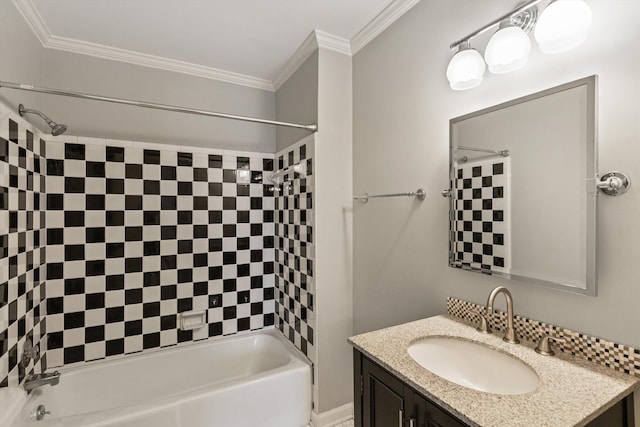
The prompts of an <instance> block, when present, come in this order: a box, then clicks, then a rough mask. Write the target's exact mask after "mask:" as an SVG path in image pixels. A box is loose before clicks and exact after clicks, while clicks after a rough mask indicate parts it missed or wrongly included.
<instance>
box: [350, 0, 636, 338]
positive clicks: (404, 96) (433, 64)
mask: <svg viewBox="0 0 640 427" xmlns="http://www.w3.org/2000/svg"><path fill="white" fill-rule="evenodd" d="M588 3H589V5H590V6H591V8H592V11H593V25H592V28H591V30H590V35H589V37H588V39H587V41H586V42H585V43H584V44H583V45H581V46H580V47H578V48H576V49H574V50H572V51H569V52H566V53H562V54H559V55H552V56H546V55H543V54H542V53H540V52H539V51H538V48H537V46H536V45H535V43H534V45H533V48H532V53H531V56H530V58H529V63H528V65H527V66H526V67H525V68H524V69H522V70H520V71H518V72H515V73H512V74H508V75H491V74H489V73H487V74H486V75H485V81H484V82H483V84H482V85H481V86H479V87H477V88H475V89H472V90H469V91H465V92H454V91H452V90H450V89H449V87H448V82H447V80H446V77H445V71H446V67H447V64H448V61H449V59H450V57H451V55H452V52H451V51H450V50H449V48H448V46H449V44H450V43H451V42H452V41H454V40H456V39H458V38H460V37H462V36H464V35H465V34H467V33H469V32H471V31H473V30H474V29H476V28H477V27H480V26H482V25H483V24H485V23H487V22H490V21H491V20H493V19H494V18H495V17H497V16H499V15H501V14H503V13H505V12H506V11H508V10H511V9H512V8H513V7H514V6H515V3H513V2H509V1H502V0H500V1H495V0H494V1H486V2H476V1H472V0H455V1H450V0H435V1H429V2H420V3H418V4H417V5H416V6H415V7H413V8H412V9H411V10H410V11H409V12H408V13H407V14H405V15H404V16H403V17H402V18H400V19H399V20H398V21H396V22H395V23H394V24H393V25H392V26H390V27H389V28H388V29H387V30H386V31H385V32H384V33H382V34H381V35H379V36H378V37H377V38H376V39H375V40H374V41H373V42H371V43H370V44H369V45H368V46H366V47H365V48H364V49H362V50H361V51H359V52H358V53H357V54H356V55H355V56H354V166H353V170H354V193H356V194H357V193H363V192H365V191H366V192H370V193H373V192H386V191H411V190H414V189H415V188H418V187H425V188H426V189H427V191H428V196H427V199H426V200H425V201H424V202H422V203H419V202H416V201H412V200H407V199H403V198H402V199H401V198H398V199H388V200H385V201H380V202H379V203H375V204H373V203H368V204H367V205H361V206H356V207H355V208H354V317H355V320H354V324H355V329H356V332H363V331H367V330H372V329H376V328H380V327H384V326H389V325H393V324H398V323H401V322H405V321H409V320H413V319H418V318H422V317H426V316H431V315H434V314H439V313H444V312H445V311H446V307H445V302H446V297H447V296H454V297H458V298H461V299H464V300H470V301H473V302H476V303H481V304H482V303H484V302H485V301H486V297H487V295H488V294H489V291H490V290H491V289H492V288H493V287H494V286H496V285H505V286H507V287H508V288H509V289H510V290H511V291H512V293H513V295H514V300H515V311H516V313H520V314H523V315H526V316H528V317H530V318H533V319H541V320H544V321H547V322H550V323H553V324H556V325H559V326H563V327H566V328H571V329H573V330H577V331H581V332H585V333H588V334H590V335H594V336H600V337H604V338H607V339H610V340H613V341H616V342H620V343H623V344H627V345H630V346H633V347H636V348H637V347H638V346H640V336H639V335H638V333H637V324H638V320H640V318H639V317H638V316H639V314H638V313H640V311H638V301H640V288H638V286H637V276H638V273H637V260H638V259H639V258H640V247H638V245H637V244H636V238H635V237H636V236H637V235H638V234H639V233H640V221H638V218H639V217H640V216H639V214H640V209H639V208H638V207H639V206H640V192H638V191H637V189H636V190H634V189H633V187H632V189H631V191H629V192H628V193H627V194H625V195H624V196H622V197H617V198H613V197H605V196H603V197H600V198H599V202H598V204H599V219H598V235H597V238H598V251H597V257H598V265H597V268H598V281H599V287H598V296H597V297H587V296H580V295H575V294H570V293H565V292H561V291H556V290H551V289H547V288H541V287H536V286H533V285H527V284H522V283H518V282H515V281H506V280H502V279H498V278H494V277H490V276H484V275H480V274H475V273H470V272H466V271H458V270H455V269H451V268H449V267H447V248H448V231H447V226H448V215H449V213H448V201H447V200H446V199H444V198H442V197H440V194H439V193H440V191H441V190H442V189H444V188H447V186H448V183H447V180H448V162H449V159H448V157H449V153H448V144H449V136H448V127H449V119H451V118H453V117H458V116H460V115H463V114H466V113H469V112H472V111H476V110H479V109H482V108H485V107H488V106H491V105H495V104H498V103H501V102H504V101H507V100H509V99H513V98H516V97H519V96H523V95H527V94H530V93H533V92H537V91H540V90H543V89H546V88H549V87H552V86H556V85H559V84H562V83H565V82H568V81H572V80H576V79H578V78H582V77H586V76H589V75H592V74H597V75H598V76H599V101H598V110H599V170H600V172H601V173H604V172H607V171H610V170H621V171H624V172H626V173H628V174H629V175H630V176H631V179H632V180H634V179H638V178H639V177H640V163H638V162H637V158H638V156H640V145H638V139H639V137H640V122H638V120H637V117H638V116H639V115H640V101H638V99H637V97H633V96H630V95H629V94H633V93H637V92H638V91H640V79H639V78H638V75H640V73H639V71H640V52H639V51H638V49H637V48H636V46H635V45H636V41H637V40H638V39H639V38H640V28H638V26H637V25H635V23H634V20H635V18H636V17H637V16H640V4H639V3H638V2H635V1H631V0H621V1H616V2H615V6H614V5H612V3H611V2H608V1H605V0H590V1H589V2H588ZM487 37H488V35H487V36H486V37H485V38H483V39H481V40H478V41H477V42H476V43H474V44H475V45H477V46H478V47H479V48H480V49H481V50H482V49H483V47H484V46H485V45H486V40H487ZM540 171H541V173H544V172H545V169H544V165H540ZM501 304H503V303H502V302H501Z"/></svg>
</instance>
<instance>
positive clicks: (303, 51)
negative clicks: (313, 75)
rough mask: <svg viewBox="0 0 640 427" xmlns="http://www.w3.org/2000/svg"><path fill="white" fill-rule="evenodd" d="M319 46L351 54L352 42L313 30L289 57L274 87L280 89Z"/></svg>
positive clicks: (274, 82)
mask: <svg viewBox="0 0 640 427" xmlns="http://www.w3.org/2000/svg"><path fill="white" fill-rule="evenodd" d="M318 48H323V49H328V50H332V51H334V52H339V53H342V54H344V55H349V56H351V43H350V42H349V40H347V39H343V38H341V37H337V36H334V35H332V34H329V33H325V32H324V31H320V30H313V31H312V32H311V33H310V34H309V35H308V36H307V38H306V39H305V40H304V41H303V42H302V44H301V45H300V47H298V49H297V50H296V51H295V53H294V54H293V55H291V57H289V59H288V60H287V63H286V64H285V65H284V67H282V70H281V71H280V73H279V74H278V75H277V76H276V78H275V79H273V89H274V90H278V89H280V86H282V85H283V84H284V82H286V81H287V79H288V78H289V77H291V75H292V74H293V73H295V72H296V70H297V69H298V67H300V66H301V65H302V64H303V63H304V61H306V60H307V58H309V56H311V54H312V53H313V52H315V51H316V50H317V49H318Z"/></svg>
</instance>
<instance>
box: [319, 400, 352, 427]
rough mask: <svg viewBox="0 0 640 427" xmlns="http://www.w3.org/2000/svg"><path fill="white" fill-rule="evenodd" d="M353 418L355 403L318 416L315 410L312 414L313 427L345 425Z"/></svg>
mask: <svg viewBox="0 0 640 427" xmlns="http://www.w3.org/2000/svg"><path fill="white" fill-rule="evenodd" d="M351 418H353V402H349V403H347V404H345V405H342V406H338V407H337V408H334V409H332V410H330V411H326V412H323V413H321V414H318V413H317V412H316V411H315V410H314V411H312V412H311V424H310V425H311V426H312V427H331V426H334V425H336V424H339V423H343V422H345V421H347V420H350V419H351Z"/></svg>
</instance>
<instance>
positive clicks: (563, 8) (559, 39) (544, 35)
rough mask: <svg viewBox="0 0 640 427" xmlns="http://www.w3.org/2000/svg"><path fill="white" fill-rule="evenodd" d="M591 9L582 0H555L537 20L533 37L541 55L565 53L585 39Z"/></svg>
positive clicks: (589, 23) (589, 22)
mask: <svg viewBox="0 0 640 427" xmlns="http://www.w3.org/2000/svg"><path fill="white" fill-rule="evenodd" d="M590 25H591V9H590V8H589V6H588V5H587V4H586V3H585V2H584V1H582V0H556V1H554V2H553V3H551V4H549V5H548V6H547V7H546V8H545V9H544V11H542V15H540V18H539V19H538V23H537V24H536V29H535V31H534V33H533V34H534V36H535V38H536V41H537V42H538V44H539V45H540V50H541V51H542V52H543V53H548V54H553V53H560V52H565V51H567V50H569V49H573V48H574V47H576V46H578V45H579V44H580V43H582V42H583V41H584V40H585V39H586V38H587V33H588V31H589V26H590Z"/></svg>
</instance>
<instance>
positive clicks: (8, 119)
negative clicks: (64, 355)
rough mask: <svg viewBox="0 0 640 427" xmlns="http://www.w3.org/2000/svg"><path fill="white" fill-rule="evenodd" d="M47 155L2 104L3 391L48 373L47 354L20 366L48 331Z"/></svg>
mask: <svg viewBox="0 0 640 427" xmlns="http://www.w3.org/2000/svg"><path fill="white" fill-rule="evenodd" d="M45 155H46V143H45V141H44V140H43V139H42V138H41V137H40V135H39V134H38V133H34V129H33V128H32V127H31V126H29V125H28V124H27V123H26V122H25V121H23V120H22V119H20V118H19V117H18V116H17V115H16V114H13V113H11V112H10V111H9V110H8V109H7V108H6V107H4V106H0V242H1V245H0V248H1V251H0V387H6V386H9V385H10V386H17V385H18V384H19V383H20V382H22V380H23V379H24V377H25V375H26V374H29V373H33V372H34V371H35V372H41V371H42V370H44V369H46V357H44V356H43V357H38V358H36V360H35V361H32V362H30V363H29V365H28V366H27V367H26V369H25V368H23V367H21V366H20V365H19V357H20V355H21V351H22V347H23V345H24V343H25V342H26V340H27V339H29V340H31V341H32V342H33V343H34V344H35V345H39V346H41V347H42V344H43V343H44V337H45V335H46V332H47V331H46V321H45V319H44V311H45V310H44V308H45V306H44V303H45V298H46V294H45V280H44V279H45V277H44V276H45V271H44V263H45V257H46V250H45V246H44V240H45V236H44V229H45V219H46V218H45V212H44V209H45V190H46V182H45V171H46V169H45V168H46V162H45ZM34 362H35V363H34Z"/></svg>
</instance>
